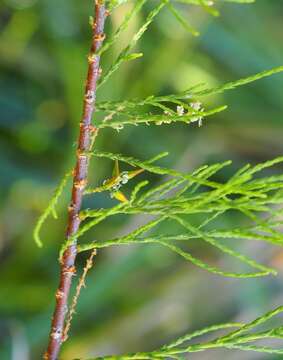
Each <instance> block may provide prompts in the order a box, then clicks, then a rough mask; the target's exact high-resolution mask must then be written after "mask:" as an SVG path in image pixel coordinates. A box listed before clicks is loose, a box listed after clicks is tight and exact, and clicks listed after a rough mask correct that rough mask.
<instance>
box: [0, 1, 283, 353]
mask: <svg viewBox="0 0 283 360" xmlns="http://www.w3.org/2000/svg"><path fill="white" fill-rule="evenodd" d="M152 4H153V3H152V2H149V4H148V5H147V6H145V9H144V12H143V13H141V14H139V15H138V16H137V17H136V18H135V19H134V20H133V21H132V22H131V24H130V27H129V28H128V30H127V31H126V32H125V33H123V35H122V36H121V38H120V40H119V43H118V44H116V45H115V46H114V47H113V48H112V50H111V51H110V52H109V53H108V54H107V55H105V56H104V58H103V64H104V65H103V66H104V67H105V68H107V66H108V65H109V64H110V63H111V62H112V61H113V59H114V56H115V55H116V54H117V53H118V51H119V49H121V47H123V46H125V45H126V44H127V41H128V40H129V39H130V36H131V35H132V34H133V32H134V31H135V30H136V29H137V28H138V27H139V26H140V25H141V24H142V21H143V18H144V16H145V14H146V13H148V11H149V10H150V8H151V7H152ZM130 6H131V5H130V4H125V5H123V6H122V7H121V8H120V9H119V10H118V11H115V13H114V14H113V16H112V18H111V20H110V21H109V20H108V25H107V31H109V32H111V31H113V29H114V28H116V27H117V26H118V24H119V23H120V21H121V19H122V16H123V15H124V14H125V13H126V12H127V11H128V10H129V8H130ZM91 7H92V1H75V0H68V1H67V0H41V1H39V0H38V1H36V0H2V1H1V2H0V29H1V32H0V69H1V70H0V199H1V200H0V257H1V262H0V278H1V281H0V358H1V359H3V360H6V359H11V360H28V359H39V358H41V354H42V352H43V351H44V348H45V345H46V342H47V334H48V331H49V324H50V318H51V314H52V311H53V305H54V291H55V288H56V287H57V282H58V271H59V268H58V262H57V261H56V259H57V256H58V250H59V246H60V243H61V242H62V240H63V236H64V228H65V221H66V216H65V214H66V210H65V209H66V204H67V202H68V199H69V194H68V192H67V193H66V194H64V196H63V199H62V202H61V203H60V205H59V210H60V215H61V217H60V219H59V220H57V221H55V220H52V219H50V220H48V222H47V224H46V226H45V228H44V231H43V237H44V243H45V245H44V247H43V248H42V249H38V248H37V247H36V246H35V244H34V242H33V240H32V230H33V227H34V224H35V221H36V219H37V217H38V216H39V214H40V212H41V211H42V210H43V209H44V207H45V206H46V203H47V201H48V199H49V197H50V195H51V194H52V190H53V189H54V187H55V186H56V184H57V183H58V181H59V179H60V178H61V176H62V175H63V174H64V173H65V172H66V171H67V170H68V169H69V168H70V167H71V166H72V164H73V161H74V153H75V147H74V142H75V138H76V134H77V132H78V121H79V119H80V114H81V104H82V92H83V84H84V78H85V73H86V56H87V52H88V48H89V39H90V27H89V25H88V17H89V15H91V13H92V8H91ZM180 9H181V10H182V11H183V13H184V15H185V16H186V17H187V18H188V20H190V21H191V23H192V24H193V25H194V26H195V27H196V28H197V29H198V30H199V31H200V33H201V35H200V36H199V37H193V36H191V35H190V34H188V33H186V32H185V31H184V29H183V28H182V27H181V26H180V24H179V23H177V22H176V20H175V19H174V18H173V17H172V15H171V14H170V13H169V12H168V11H167V10H163V11H162V13H161V14H160V15H159V16H158V17H157V19H156V21H155V22H154V24H153V25H152V26H151V27H150V29H149V31H148V32H147V33H146V34H145V36H144V37H143V39H142V40H141V41H140V43H139V45H138V47H137V49H138V51H142V52H143V53H144V57H143V58H142V59H139V60H136V61H135V62H131V63H126V64H125V65H124V66H122V68H121V69H120V71H119V72H118V73H116V74H115V76H113V77H112V79H111V81H110V82H109V83H108V84H107V85H105V86H103V88H101V91H100V93H99V98H100V99H117V100H118V99H126V98H133V97H145V96H148V95H151V94H166V93H171V92H178V91H182V90H184V89H186V88H187V87H189V86H191V85H194V84H196V83H198V82H206V83H208V84H209V85H211V86H215V85H217V84H220V83H222V82H225V81H229V80H232V79H237V78H239V77H243V76H247V75H250V74H253V73H256V72H258V71H261V70H264V69H268V68H271V67H273V66H278V65H282V58H283V57H282V55H283V42H282V28H283V3H282V1H281V0H258V1H257V3H256V4H253V5H239V4H238V5H235V4H223V5H221V7H219V9H220V11H221V17H218V18H215V17H212V16H210V15H209V14H207V13H206V12H204V11H203V10H202V9H200V8H198V7H195V6H185V7H183V6H181V8H180ZM282 88H283V76H282V75H280V74H279V75H275V76H273V77H272V78H270V79H265V80H261V81H259V82H257V83H254V84H251V85H248V86H246V87H243V88H239V89H238V90H235V91H233V92H228V93H225V94H221V95H217V96H214V97H213V98H211V99H209V100H208V101H209V104H211V105H220V104H228V105H229V109H228V110H227V111H226V112H224V113H221V114H219V115H217V116H213V117H211V118H209V121H207V122H205V124H204V126H203V127H201V128H198V127H197V125H196V124H195V125H196V126H191V127H189V126H187V125H182V124H180V125H174V126H173V127H169V126H164V127H161V126H150V127H147V126H140V127H138V128H136V127H129V128H127V129H125V130H123V131H121V132H119V133H117V132H116V131H114V130H105V131H103V133H102V134H101V135H100V136H99V139H98V141H97V147H98V148H99V149H102V150H105V151H117V152H122V153H124V154H127V155H132V156H135V157H138V158H141V159H146V158H149V157H151V156H153V155H154V154H156V153H158V152H161V151H165V150H168V151H170V156H169V157H168V159H167V160H165V164H166V165H170V166H174V167H176V168H178V169H182V170H190V169H192V170H193V169H194V168H195V167H196V166H199V165H201V164H204V163H211V162H213V161H221V160H226V159H232V160H233V161H234V167H235V168H237V167H240V166H241V165H243V164H244V163H246V162H251V163H254V162H256V161H262V160H266V159H270V158H272V157H275V156H278V155H282V152H283V142H282V132H283V123H282V113H283V92H282ZM111 166H112V165H111V163H110V162H109V161H99V163H94V166H93V168H92V169H91V177H92V178H93V181H96V182H97V183H100V182H101V181H102V180H103V179H104V178H105V177H107V176H109V175H110V173H111ZM222 176H223V179H224V178H225V176H226V175H225V172H224V173H223V175H222ZM109 202H110V200H109V198H107V197H97V200H95V199H93V200H90V204H92V205H93V206H97V207H99V206H103V205H105V203H107V204H108V203H109ZM232 220H233V219H231V222H232ZM139 221H140V219H132V218H124V219H117V220H113V221H112V222H109V223H107V231H106V233H107V234H117V233H118V234H119V233H124V232H126V231H128V230H129V229H132V228H133V226H135V225H136V224H137V223H138V222H139ZM227 221H228V220H227ZM228 223H229V221H228ZM97 231H98V233H96V235H95V236H103V235H105V229H104V230H103V229H101V228H99V229H98V230H97ZM242 248H243V249H244V251H245V250H247V251H252V254H253V255H254V257H255V258H258V259H260V260H261V261H264V262H265V263H267V264H269V265H273V266H275V267H277V268H278V271H279V276H278V277H277V278H271V277H268V278H265V279H255V280H252V279H250V280H231V279H223V278H219V277H216V276H213V275H211V274H207V273H205V272H204V271H202V270H199V269H196V268H194V267H193V266H191V265H190V264H188V263H187V262H185V261H183V260H182V259H180V258H178V257H176V256H175V255H174V254H172V253H170V252H168V251H167V250H165V249H161V248H159V247H157V246H137V247H135V246H131V247H125V248H115V247H113V248H110V249H107V250H103V251H100V253H99V255H98V256H97V257H96V259H95V266H94V268H93V269H92V271H91V272H90V275H89V276H88V279H87V288H86V289H84V290H83V291H82V294H81V297H80V301H79V306H78V311H77V315H76V316H75V317H74V320H73V326H72V330H71V338H70V340H69V341H68V342H66V344H65V345H64V348H63V352H62V357H61V358H62V359H64V360H65V359H66V360H68V359H73V358H79V357H80V358H89V357H92V356H98V355H103V354H112V353H114V354H115V353H116V354H117V353H125V352H132V351H140V350H151V349H153V348H155V347H157V346H160V345H161V344H163V343H164V342H165V341H169V340H171V339H172V338H174V337H175V336H178V335H181V334H183V333H184V332H187V331H189V330H194V329H196V328H200V327H203V326H206V325H210V324H212V323H217V322H223V321H227V322H228V321H234V320H245V321H247V320H250V319H252V318H254V317H257V316H258V315H260V314H261V313H263V312H265V311H267V310H268V309H271V308H272V307H273V306H275V305H278V304H282V299H283V271H282V269H283V268H282V264H283V253H281V252H280V250H278V249H276V248H272V247H270V246H268V247H266V246H265V245H262V244H258V243H257V244H256V245H255V244H253V243H248V244H247V243H244V244H243V245H242ZM199 251H202V252H205V257H206V258H207V259H208V261H212V262H215V263H220V264H221V262H223V261H224V260H223V259H222V258H221V256H219V255H217V254H215V253H214V252H211V251H210V250H209V249H207V248H206V247H204V246H202V247H201V249H200V250H199ZM84 260H85V257H83V256H82V257H80V258H79V259H78V269H79V270H78V271H80V269H81V268H82V267H83V264H84ZM226 261H227V260H226ZM239 356H241V358H242V359H251V360H252V359H279V358H278V357H276V356H272V355H269V356H267V355H261V354H253V353H248V354H247V353H245V354H241V355H240V354H239V352H237V351H235V352H229V353H228V352H227V351H209V352H206V353H202V354H201V355H200V354H193V355H191V356H190V358H191V359H196V360H198V359H202V360H206V359H211V360H216V359H217V360H219V359H228V358H229V359H231V360H234V359H238V358H239Z"/></svg>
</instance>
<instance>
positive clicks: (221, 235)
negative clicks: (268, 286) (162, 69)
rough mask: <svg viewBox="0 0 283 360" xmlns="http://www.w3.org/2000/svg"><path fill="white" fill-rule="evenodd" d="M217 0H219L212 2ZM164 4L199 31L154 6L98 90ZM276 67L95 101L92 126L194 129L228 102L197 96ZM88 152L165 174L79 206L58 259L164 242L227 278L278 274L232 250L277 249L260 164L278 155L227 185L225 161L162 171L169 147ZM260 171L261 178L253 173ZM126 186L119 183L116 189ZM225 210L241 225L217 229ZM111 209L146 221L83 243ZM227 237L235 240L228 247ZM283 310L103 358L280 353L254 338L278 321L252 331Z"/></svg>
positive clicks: (200, 1)
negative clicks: (212, 256)
mask: <svg viewBox="0 0 283 360" xmlns="http://www.w3.org/2000/svg"><path fill="white" fill-rule="evenodd" d="M222 1H223V2H224V1H226V2H235V3H251V2H253V1H252V0H222ZM124 2H125V1H112V2H110V3H109V4H110V5H109V7H110V10H114V9H115V7H116V6H118V5H120V4H122V3H124ZM178 2H181V3H186V4H193V5H198V6H201V7H203V8H204V9H205V10H206V11H208V12H210V13H211V14H212V15H217V14H218V12H217V10H216V9H214V7H213V5H214V2H211V1H210V0H178ZM220 2H221V1H219V3H220ZM145 3H146V1H145V0H139V1H136V2H135V4H134V6H133V7H132V9H131V10H130V11H129V13H128V14H127V15H126V16H125V18H124V20H123V21H122V23H121V25H120V26H119V27H118V29H117V30H116V32H115V33H114V34H113V36H112V37H110V39H109V40H108V41H107V42H106V43H105V44H104V45H103V46H102V48H101V49H100V50H99V55H103V54H104V53H105V52H106V51H107V50H108V49H110V48H111V46H112V45H113V44H115V42H116V41H118V38H119V36H120V35H121V33H122V32H123V31H124V30H125V29H126V28H127V27H128V24H129V22H130V21H131V19H132V18H133V16H135V15H136V14H137V13H138V12H140V11H141V9H142V8H143V6H144V4H145ZM215 3H217V1H216V2H215ZM165 6H166V7H167V8H168V9H169V10H170V12H171V13H172V14H173V15H174V17H175V18H176V19H177V20H178V22H179V23H180V24H181V25H182V26H183V27H184V28H185V29H186V30H188V31H189V32H191V33H192V34H193V35H197V34H198V32H197V31H196V30H194V29H193V28H192V27H191V26H190V25H189V23H188V22H187V20H186V19H185V18H184V16H183V15H182V14H181V13H180V12H179V10H177V8H176V6H175V4H173V3H172V2H171V1H168V0H163V1H161V2H159V3H158V5H156V6H155V7H154V8H153V9H152V10H151V11H150V12H149V14H148V16H147V17H146V20H145V22H144V23H143V24H142V26H141V27H140V28H139V30H138V31H137V32H136V33H135V34H134V36H133V38H132V39H131V40H130V42H129V44H128V45H127V46H126V47H125V48H124V49H123V50H122V51H121V52H120V54H119V55H118V57H117V59H116V60H115V61H114V63H113V64H112V65H111V66H110V68H109V69H108V71H106V73H105V75H104V76H102V78H101V79H100V82H99V86H101V85H103V84H104V83H106V82H107V81H108V79H109V78H110V77H111V76H112V74H113V73H114V72H116V71H117V70H118V69H119V68H120V66H121V65H122V64H123V63H124V62H125V61H129V60H134V59H136V58H139V57H141V56H142V54H141V53H132V52H131V51H132V49H133V48H134V47H135V46H136V44H137V42H138V40H139V39H140V38H141V37H142V36H143V34H144V33H145V31H146V30H147V29H148V27H149V26H150V24H151V23H152V22H153V20H154V19H155V17H156V16H157V15H158V14H159V13H160V11H161V10H162V9H163V8H164V7H165ZM282 71H283V66H279V67H276V68H273V69H271V70H266V71H263V72H260V73H257V74H255V75H252V76H249V77H246V78H243V79H240V80H237V81H233V82H228V83H227V84H224V85H221V86H218V87H216V88H204V84H198V85H196V86H194V87H191V88H189V89H187V90H185V91H184V92H182V93H180V94H170V95H164V96H154V95H151V96H148V97H146V98H145V99H133V100H126V101H115V102H114V101H104V102H100V103H98V104H97V106H96V108H97V111H98V112H100V114H102V116H101V118H100V120H96V125H97V126H98V127H99V128H100V129H103V128H105V127H110V128H113V129H115V130H118V131H120V130H122V129H123V128H124V126H126V125H140V124H146V125H151V124H155V125H164V124H166V125H169V124H171V123H177V122H183V123H186V124H191V123H193V122H198V124H199V126H201V125H202V121H203V119H204V118H206V117H207V116H211V115H214V114H216V113H218V112H220V111H223V110H225V109H226V108H227V106H226V105H224V106H217V107H214V108H212V109H206V108H205V106H204V105H203V104H202V103H201V102H200V100H201V99H202V98H203V97H205V96H209V95H213V94H218V93H221V92H224V91H227V90H232V89H235V88H237V87H239V86H242V85H245V84H248V83H251V82H253V81H256V80H259V79H261V78H265V77H267V76H270V75H272V74H276V73H279V72H282ZM99 86H98V87H99ZM88 155H90V156H91V157H92V156H95V157H100V158H106V159H110V160H111V161H115V163H118V161H119V162H122V163H125V164H126V166H131V167H134V168H136V169H138V170H137V172H138V173H140V170H142V171H144V172H145V173H146V172H149V173H152V174H154V175H158V176H164V177H166V179H165V180H164V181H163V182H162V181H161V183H159V184H158V185H155V186H149V180H147V179H146V180H142V181H140V182H138V183H137V184H136V185H134V186H131V187H130V189H128V191H129V200H128V199H127V198H126V197H125V198H123V199H125V200H123V201H121V202H120V203H118V204H116V205H114V206H112V207H109V208H99V209H85V210H82V211H81V213H80V217H81V220H82V224H81V226H80V229H79V230H78V232H77V233H76V234H75V235H74V236H73V237H71V238H69V239H67V241H66V242H65V243H64V244H63V245H62V247H61V249H60V256H62V254H63V252H64V251H65V250H66V248H67V247H68V246H69V245H70V244H71V243H72V242H73V241H74V240H77V241H78V245H77V249H78V252H84V251H89V250H91V249H94V248H96V249H99V248H106V247H110V246H120V245H131V244H142V245H144V244H156V245H159V246H163V247H165V248H166V249H168V250H170V251H171V252H173V253H174V254H176V255H178V256H180V257H182V258H183V259H184V260H186V261H189V262H190V263H192V264H193V265H195V266H197V267H199V268H201V269H203V270H206V271H208V272H210V273H212V274H217V275H220V276H224V277H232V278H253V277H259V276H266V275H276V273H277V272H276V270H275V269H273V268H270V267H267V266H265V265H262V264H260V263H258V262H257V261H255V260H253V259H252V258H250V257H249V256H247V255H244V254H242V253H240V252H238V251H237V250H236V249H235V248H236V247H239V243H240V241H241V240H255V241H263V242H266V243H271V244H273V245H276V246H282V245H283V238H282V234H281V233H280V231H279V226H280V225H281V224H282V220H280V216H279V215H281V214H282V209H281V208H280V205H281V204H282V200H283V191H282V189H283V176H282V174H281V173H279V174H278V175H273V176H268V175H267V176H266V175H265V171H266V169H269V168H270V167H272V166H275V165H276V164H280V163H282V162H283V157H282V156H281V157H278V158H276V159H273V160H270V161H267V162H264V163H261V164H258V165H255V166H250V165H246V166H244V167H243V168H241V169H240V170H239V171H237V172H236V173H235V174H234V175H233V176H231V177H230V179H229V180H227V181H226V182H225V183H221V182H218V181H216V180H215V177H216V176H217V173H218V172H219V171H221V170H222V169H223V168H225V167H227V166H229V165H230V164H231V162H230V161H226V162H223V163H216V164H213V165H209V166H208V165H204V166H202V167H200V168H198V169H196V170H194V171H193V172H185V173H182V172H179V171H176V170H175V169H173V168H167V167H161V166H157V165H155V164H154V163H155V162H156V161H158V160H159V159H161V158H162V157H163V156H165V155H167V153H162V154H159V155H157V156H155V157H154V158H153V159H150V160H147V161H144V160H139V159H135V158H133V157H127V156H123V155H120V154H113V153H109V152H99V151H93V152H91V153H89V154H88ZM132 173H135V170H134V171H132ZM123 174H124V175H125V174H127V181H125V183H126V182H128V180H129V183H132V182H131V180H132V178H133V177H131V176H129V174H130V172H129V171H124V172H123ZM69 175H70V173H68V174H67V175H66V176H65V177H64V178H63V180H62V182H61V183H60V185H59V187H58V189H57V190H56V191H55V194H54V196H53V197H52V199H51V201H50V203H49V204H48V206H47V208H46V210H45V211H44V213H43V214H42V215H41V217H40V218H39V221H38V223H37V225H36V228H35V230H34V238H35V241H36V243H37V244H38V245H39V246H42V243H41V240H40V237H39V233H40V230H41V227H42V225H43V223H44V222H45V220H46V219H47V217H48V216H49V215H50V214H52V213H53V214H54V212H55V205H56V204H57V202H58V199H59V196H60V195H61V193H62V191H63V189H64V187H65V185H66V182H67V179H68V177H69ZM258 175H260V177H259V176H258ZM117 185H119V186H121V177H120V175H119V174H118V175H117V176H115V177H112V178H110V177H109V179H107V180H105V182H104V183H103V184H102V185H101V184H94V185H93V186H91V187H90V188H88V189H87V190H86V191H85V195H90V196H95V195H96V193H98V192H99V193H102V192H105V193H110V195H113V194H114V195H115V194H116V195H117V191H118V190H117ZM124 185H125V184H124V183H123V186H124ZM119 191H120V190H119ZM112 197H113V196H112ZM114 197H115V196H114ZM120 198H121V197H120ZM116 199H119V197H116ZM227 213H233V214H235V215H237V216H239V217H241V218H242V219H243V221H244V223H245V225H243V226H235V227H233V228H231V227H228V228H226V229H225V228H224V229H223V228H219V225H218V227H217V224H216V220H217V222H219V220H221V219H222V218H223V217H225V216H226V214H227ZM116 215H124V216H127V215H147V216H149V217H150V220H148V221H147V222H146V223H145V224H143V225H142V226H138V227H137V228H136V229H134V230H132V231H130V232H129V233H128V234H126V235H124V236H121V237H118V238H113V239H102V240H96V241H92V242H86V241H85V240H82V239H81V237H82V236H84V235H86V234H88V232H89V231H90V230H93V229H94V228H95V227H96V226H97V225H99V224H101V223H103V222H104V221H105V220H108V219H109V218H111V217H113V216H116ZM161 223H163V224H164V223H169V224H172V223H173V224H174V227H173V228H174V229H176V228H178V229H179V231H178V232H176V233H174V234H167V233H164V234H162V233H161V231H160V230H159V225H160V224H161ZM212 225H213V229H212ZM232 239H233V244H232V245H230V244H228V243H229V242H231V240H232ZM193 240H196V241H198V242H200V241H201V242H205V243H206V244H208V245H209V246H211V247H212V248H213V249H214V250H216V251H217V252H219V253H222V254H225V255H228V256H230V257H232V258H234V259H236V260H237V261H238V262H239V264H240V265H237V269H236V270H234V269H232V270H230V269H228V270H226V269H222V268H220V267H218V266H214V265H212V264H209V263H208V262H206V261H204V260H201V259H199V258H198V257H196V256H195V255H193V254H192V251H191V250H190V249H188V247H189V245H190V244H191V243H192V241H193ZM238 266H239V268H238ZM242 267H244V269H242ZM245 267H248V268H249V270H248V271H246V270H245ZM282 311H283V308H282V307H279V308H277V309H275V310H274V311H271V312H269V313H267V314H265V315H263V316H261V317H260V318H258V319H256V320H255V321H253V322H251V323H248V324H245V325H243V324H239V323H228V324H220V325H214V326H210V327H208V328H205V329H202V330H199V331H196V332H194V333H191V334H188V335H185V336H183V337H181V338H179V339H177V340H175V341H174V342H172V343H170V344H169V345H165V346H163V347H162V348H160V349H158V350H156V351H153V352H149V353H137V354H132V355H131V354H130V355H125V356H106V357H104V358H103V359H162V358H168V359H170V358H172V359H181V358H182V356H183V355H184V354H186V353H192V352H199V351H204V350H207V349H214V348H226V349H240V350H245V351H258V352H263V353H264V352H265V353H274V354H282V353H283V350H282V349H276V348H271V347H268V346H262V345H254V344H253V343H254V342H256V341H258V340H263V339H282V327H276V328H274V327H273V328H272V329H268V330H263V331H255V328H256V327H257V326H259V325H265V323H266V322H267V321H268V320H269V319H271V318H272V317H274V316H275V315H277V314H279V313H281V312H282ZM229 328H237V330H235V331H232V332H230V333H228V334H226V335H224V336H219V337H216V338H215V339H213V340H211V341H208V342H201V343H195V344H187V342H189V341H190V340H192V339H194V338H195V337H199V336H202V335H205V334H208V333H213V332H216V331H218V330H223V329H229ZM251 330H252V332H251Z"/></svg>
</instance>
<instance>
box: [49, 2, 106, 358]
mask: <svg viewBox="0 0 283 360" xmlns="http://www.w3.org/2000/svg"><path fill="white" fill-rule="evenodd" d="M106 16H107V11H106V9H105V6H104V3H103V2H102V1H100V0H97V1H96V3H95V21H94V23H93V35H92V45H91V50H90V53H89V56H88V74H87V81H86V86H85V95H84V104H83V115H82V120H81V123H80V133H79V138H78V147H77V160H76V165H75V168H74V173H73V188H72V198H71V203H70V206H69V208H68V226H67V232H66V237H67V240H68V239H70V238H71V237H72V238H74V235H75V234H76V232H77V231H78V229H79V226H80V218H79V212H80V210H81V204H82V198H83V192H84V189H85V187H86V183H87V175H88V165H89V155H88V153H89V151H90V150H91V148H92V144H93V141H92V140H93V139H94V137H95V136H96V135H97V132H98V129H97V128H96V127H94V126H93V125H92V124H91V119H92V115H93V112H94V111H95V100H96V87H97V80H98V78H99V74H100V66H99V64H100V56H99V55H97V51H98V50H99V48H100V47H101V45H102V42H103V40H104V37H105V35H104V32H103V30H104V22H105V18H106ZM76 255H77V244H76V240H74V241H73V242H72V244H71V245H70V246H69V247H68V248H67V249H66V250H65V252H64V254H63V256H62V259H61V272H60V283H59V287H58V289H57V291H56V306H55V310H54V314H53V318H52V324H51V330H50V336H49V344H48V349H47V351H46V353H45V355H44V358H45V359H46V360H56V359H58V354H59V351H60V347H61V344H62V340H63V339H62V337H63V331H64V324H65V317H66V313H67V309H68V297H69V292H70V287H71V283H72V277H73V276H74V275H75V260H76Z"/></svg>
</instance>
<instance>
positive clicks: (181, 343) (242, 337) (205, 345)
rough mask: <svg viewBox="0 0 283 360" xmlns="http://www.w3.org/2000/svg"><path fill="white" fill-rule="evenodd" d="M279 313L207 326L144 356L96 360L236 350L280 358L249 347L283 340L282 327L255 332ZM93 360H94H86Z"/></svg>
mask: <svg viewBox="0 0 283 360" xmlns="http://www.w3.org/2000/svg"><path fill="white" fill-rule="evenodd" d="M282 312H283V307H282V306H279V307H278V308H276V309H274V310H272V311H270V312H268V313H266V314H264V315H262V316H261V317H259V318H258V319H256V320H254V321H252V322H250V323H247V324H241V323H227V324H219V325H213V326H209V327H207V328H204V329H201V330H197V331H195V332H193V333H190V334H187V335H185V336H182V337H180V338H179V339H177V340H175V341H173V342H172V343H170V344H168V345H164V346H163V347H161V348H160V349H157V350H155V351H152V352H148V353H142V352H141V353H136V354H128V355H122V356H105V357H103V358H96V359H107V360H108V359H109V360H110V359H111V360H120V359H121V360H130V359H139V360H147V359H152V360H153V359H155V360H157V359H184V355H186V354H190V353H194V352H200V351H204V350H209V349H218V348H225V349H239V350H243V351H255V352H261V353H267V354H283V349H282V348H279V349H278V348H273V347H269V346H263V345H260V344H259V345H253V343H255V342H257V341H262V340H270V339H272V340H275V339H276V340H281V341H282V340H283V327H282V326H280V327H276V328H271V329H267V330H257V328H258V327H259V326H263V325H266V323H267V322H268V321H269V320H270V319H272V318H273V317H274V316H276V315H278V314H280V313H282ZM229 328H237V330H234V331H231V332H229V333H228V334H226V335H222V336H219V337H216V338H214V339H213V340H210V341H207V342H205V341H204V342H198V343H193V344H187V342H189V341H190V340H192V339H194V338H197V337H201V336H203V335H206V334H209V333H214V332H217V331H219V330H223V329H229ZM89 360H94V359H89Z"/></svg>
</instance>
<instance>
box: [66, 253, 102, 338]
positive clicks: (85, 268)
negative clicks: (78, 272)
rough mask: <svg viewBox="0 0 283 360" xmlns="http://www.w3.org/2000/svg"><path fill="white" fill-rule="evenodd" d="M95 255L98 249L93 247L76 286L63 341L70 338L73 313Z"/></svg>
mask: <svg viewBox="0 0 283 360" xmlns="http://www.w3.org/2000/svg"><path fill="white" fill-rule="evenodd" d="M95 255H96V249H93V250H92V252H91V254H90V256H89V258H88V259H87V261H86V264H85V267H84V270H83V273H82V276H81V277H80V279H79V282H78V285H77V287H76V292H75V295H74V297H73V300H72V304H71V306H70V309H69V312H68V315H67V320H66V324H65V327H64V330H63V336H62V342H64V341H66V340H67V339H68V333H69V330H70V327H71V323H72V320H73V315H74V314H75V312H76V307H77V303H78V299H79V296H80V293H81V290H82V287H85V286H86V285H85V279H86V276H87V273H88V271H89V270H90V269H91V268H92V265H93V258H94V256H95Z"/></svg>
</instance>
